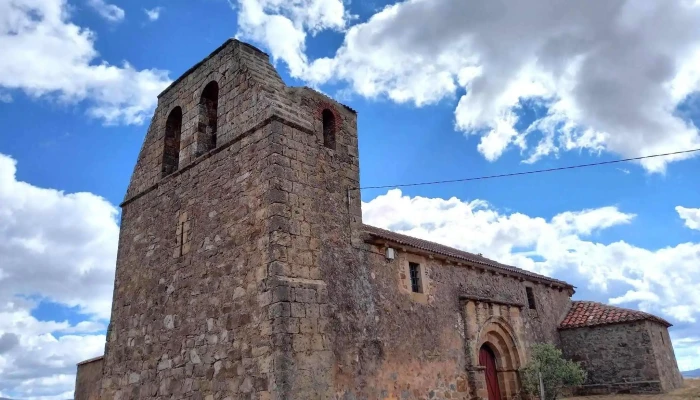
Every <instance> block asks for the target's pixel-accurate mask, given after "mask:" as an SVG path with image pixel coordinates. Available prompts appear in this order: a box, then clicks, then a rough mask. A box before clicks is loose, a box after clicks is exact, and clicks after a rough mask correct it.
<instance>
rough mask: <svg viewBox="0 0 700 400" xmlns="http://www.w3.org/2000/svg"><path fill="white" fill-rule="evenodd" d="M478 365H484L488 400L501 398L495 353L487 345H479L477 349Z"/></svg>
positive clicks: (499, 399)
mask: <svg viewBox="0 0 700 400" xmlns="http://www.w3.org/2000/svg"><path fill="white" fill-rule="evenodd" d="M479 365H481V366H483V367H486V371H484V372H485V375H486V390H487V391H488V394H489V400H501V389H500V387H499V386H498V373H497V372H496V355H495V354H493V351H492V350H491V349H490V348H489V347H488V346H487V345H483V346H481V350H479Z"/></svg>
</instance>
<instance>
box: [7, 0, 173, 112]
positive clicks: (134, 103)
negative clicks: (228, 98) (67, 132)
mask: <svg viewBox="0 0 700 400" xmlns="http://www.w3.org/2000/svg"><path fill="white" fill-rule="evenodd" d="M95 40H96V36H95V34H94V32H92V31H90V30H89V29H87V28H84V27H80V26H78V25H75V24H74V23H72V22H71V21H70V13H69V6H68V4H67V3H66V0H45V1H33V0H8V1H3V2H0V48H2V49H3V56H2V57H0V88H3V89H6V90H21V91H23V92H25V93H26V94H27V95H29V96H32V97H35V98H40V97H45V98H49V99H52V100H57V101H60V102H62V103H69V104H75V103H79V102H85V103H86V104H87V106H88V114H89V115H90V116H92V117H95V118H98V119H101V120H103V121H104V122H105V123H107V124H119V123H126V124H140V123H143V122H144V120H145V119H146V118H147V117H150V113H151V111H152V110H153V108H155V105H156V101H157V95H158V93H160V91H161V90H162V89H164V88H165V87H166V86H167V85H168V84H169V83H170V79H169V78H168V74H167V72H165V71H161V70H156V69H144V70H138V69H136V68H135V67H133V66H132V65H130V64H129V63H128V62H123V63H122V64H121V66H116V65H110V64H108V63H107V62H105V61H104V60H100V59H99V55H98V53H97V51H96V50H95Z"/></svg>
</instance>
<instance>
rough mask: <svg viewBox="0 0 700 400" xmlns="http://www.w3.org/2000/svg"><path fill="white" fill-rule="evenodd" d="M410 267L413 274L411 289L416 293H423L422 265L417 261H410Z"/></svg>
mask: <svg viewBox="0 0 700 400" xmlns="http://www.w3.org/2000/svg"><path fill="white" fill-rule="evenodd" d="M408 269H409V273H410V276H411V291H412V292H414V293H423V290H422V289H423V288H422V285H421V279H420V265H419V264H417V263H408Z"/></svg>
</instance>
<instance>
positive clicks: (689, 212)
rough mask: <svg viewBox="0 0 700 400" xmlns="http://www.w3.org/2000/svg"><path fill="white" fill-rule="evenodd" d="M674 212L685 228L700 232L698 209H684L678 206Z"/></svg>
mask: <svg viewBox="0 0 700 400" xmlns="http://www.w3.org/2000/svg"><path fill="white" fill-rule="evenodd" d="M676 212H677V213H678V215H679V216H680V217H681V219H683V221H685V226H687V227H688V228H690V229H695V230H697V231H700V208H685V207H681V206H678V207H676Z"/></svg>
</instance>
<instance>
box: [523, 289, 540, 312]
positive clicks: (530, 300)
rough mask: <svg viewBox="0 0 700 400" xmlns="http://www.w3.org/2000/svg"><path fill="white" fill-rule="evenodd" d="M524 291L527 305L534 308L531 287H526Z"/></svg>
mask: <svg viewBox="0 0 700 400" xmlns="http://www.w3.org/2000/svg"><path fill="white" fill-rule="evenodd" d="M525 292H526V293H527V305H528V307H530V309H531V310H536V309H537V307H535V293H533V291H532V288H531V287H526V288H525Z"/></svg>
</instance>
